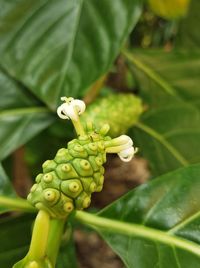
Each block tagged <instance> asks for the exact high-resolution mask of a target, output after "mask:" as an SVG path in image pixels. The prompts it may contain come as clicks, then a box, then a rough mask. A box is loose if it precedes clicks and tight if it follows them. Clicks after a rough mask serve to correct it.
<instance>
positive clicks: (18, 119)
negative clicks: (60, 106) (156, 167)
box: [0, 72, 54, 160]
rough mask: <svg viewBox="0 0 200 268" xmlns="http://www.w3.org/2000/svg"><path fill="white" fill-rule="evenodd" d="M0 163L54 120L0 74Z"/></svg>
mask: <svg viewBox="0 0 200 268" xmlns="http://www.w3.org/2000/svg"><path fill="white" fill-rule="evenodd" d="M0 90H1V98H0V129H1V131H0V144H1V147H0V160H2V159H4V158H5V157H7V156H8V155H9V154H10V153H11V152H13V151H14V150H15V149H16V148H18V147H19V146H20V145H22V144H24V143H26V142H27V141H28V140H30V139H31V138H32V137H34V136H35V135H36V134H38V132H40V131H41V130H43V129H45V128H46V127H48V126H49V125H50V124H51V123H52V122H53V121H54V116H52V113H51V112H50V111H49V110H48V109H47V108H45V107H43V106H42V105H41V104H40V103H39V102H38V101H37V100H36V99H35V98H34V97H33V96H32V95H31V94H29V93H28V92H27V91H26V89H25V88H24V87H23V86H21V85H20V84H18V83H17V82H16V81H14V80H13V79H12V78H10V77H9V76H8V75H6V74H5V73H4V72H0Z"/></svg>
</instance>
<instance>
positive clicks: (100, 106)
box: [80, 93, 143, 137]
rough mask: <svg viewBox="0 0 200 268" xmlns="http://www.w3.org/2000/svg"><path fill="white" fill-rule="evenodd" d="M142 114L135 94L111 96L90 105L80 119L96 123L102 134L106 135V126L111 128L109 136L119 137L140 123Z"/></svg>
mask: <svg viewBox="0 0 200 268" xmlns="http://www.w3.org/2000/svg"><path fill="white" fill-rule="evenodd" d="M142 112H143V106H142V102H141V99H140V98H138V97H136V96H134V95H133V94H122V93H121V94H111V95H109V96H108V97H102V98H99V99H96V100H95V101H94V102H93V103H91V104H89V105H88V106H87V110H86V111H85V113H84V114H83V115H82V116H81V118H80V119H81V122H82V123H84V122H88V121H91V122H95V125H96V127H97V128H98V129H99V132H100V133H104V128H106V125H107V127H109V126H110V130H109V132H108V135H109V136H111V137H117V136H119V135H121V134H124V133H126V132H127V130H128V129H129V128H130V127H132V126H133V125H134V124H135V123H136V122H137V121H138V119H139V116H140V115H141V113H142ZM108 125H109V126H108ZM106 130H107V129H106Z"/></svg>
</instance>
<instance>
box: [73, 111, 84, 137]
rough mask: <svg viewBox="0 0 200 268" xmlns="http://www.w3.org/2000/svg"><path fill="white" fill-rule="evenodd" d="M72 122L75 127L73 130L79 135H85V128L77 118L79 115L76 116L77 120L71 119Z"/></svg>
mask: <svg viewBox="0 0 200 268" xmlns="http://www.w3.org/2000/svg"><path fill="white" fill-rule="evenodd" d="M72 123H73V125H74V128H75V131H76V134H77V135H78V136H79V135H80V136H82V135H85V130H84V128H83V126H82V124H81V122H80V119H79V116H78V119H77V121H74V120H72Z"/></svg>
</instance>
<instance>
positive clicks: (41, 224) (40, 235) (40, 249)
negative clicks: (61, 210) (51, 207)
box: [28, 210, 50, 260]
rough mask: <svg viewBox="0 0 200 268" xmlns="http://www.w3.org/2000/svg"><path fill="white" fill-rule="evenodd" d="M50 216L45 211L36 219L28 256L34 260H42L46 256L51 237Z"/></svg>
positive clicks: (40, 212) (41, 211) (39, 213)
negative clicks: (49, 236)
mask: <svg viewBox="0 0 200 268" xmlns="http://www.w3.org/2000/svg"><path fill="white" fill-rule="evenodd" d="M49 226H50V216H49V214H48V213H47V212H46V211H44V210H40V211H39V212H38V215H37V217H36V219H35V223H34V227H33V233H32V239H31V245H30V249H29V252H28V256H29V258H30V259H32V260H36V259H42V258H44V257H45V256H46V247H47V241H48V235H49Z"/></svg>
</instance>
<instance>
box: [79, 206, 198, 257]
mask: <svg viewBox="0 0 200 268" xmlns="http://www.w3.org/2000/svg"><path fill="white" fill-rule="evenodd" d="M75 218H76V219H77V220H79V221H80V222H82V223H84V224H87V225H89V226H91V227H92V228H94V229H98V228H99V229H102V230H104V231H105V232H111V233H118V234H122V235H128V236H132V237H141V238H145V239H149V240H151V241H154V242H155V241H157V242H159V243H163V244H165V245H168V246H176V247H178V248H180V249H183V250H186V251H188V252H190V253H192V254H196V255H198V256H199V257H200V246H199V245H198V244H197V243H195V242H192V241H188V240H186V239H184V238H181V237H177V236H174V235H172V234H169V233H168V232H164V231H161V230H156V229H153V228H151V227H147V226H144V225H139V224H130V223H125V222H119V221H115V220H111V219H107V218H103V217H100V216H96V215H92V214H90V213H86V212H83V211H77V212H76V215H75Z"/></svg>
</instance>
